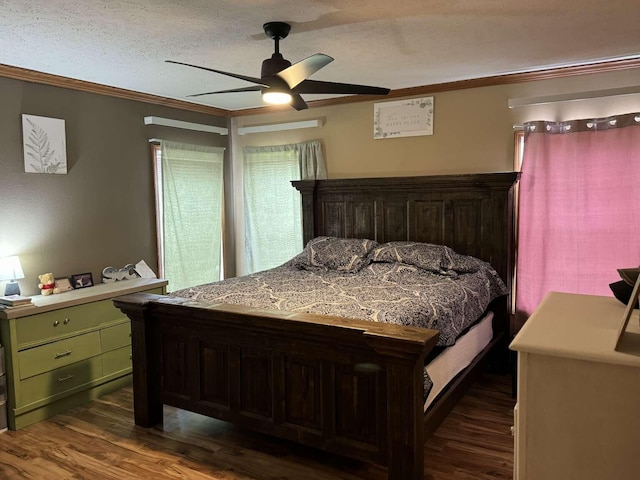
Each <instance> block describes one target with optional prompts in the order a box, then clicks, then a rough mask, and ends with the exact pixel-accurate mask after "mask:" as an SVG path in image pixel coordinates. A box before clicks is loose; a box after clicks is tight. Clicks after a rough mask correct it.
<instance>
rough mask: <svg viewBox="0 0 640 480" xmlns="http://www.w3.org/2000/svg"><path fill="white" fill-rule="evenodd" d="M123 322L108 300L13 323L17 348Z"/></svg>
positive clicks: (121, 316) (33, 316) (24, 318)
mask: <svg viewBox="0 0 640 480" xmlns="http://www.w3.org/2000/svg"><path fill="white" fill-rule="evenodd" d="M126 318H127V316H126V315H124V314H123V313H122V312H121V311H120V310H118V309H117V308H115V307H114V305H113V302H112V301H111V300H104V301H100V302H92V303H85V304H83V305H76V306H75V307H68V308H63V309H60V310H54V311H51V312H47V313H42V314H38V315H31V316H28V317H22V318H20V319H18V320H17V321H16V338H17V343H18V346H19V347H20V346H21V345H24V344H29V343H34V342H40V343H41V342H44V341H46V340H47V339H49V338H55V337H61V336H65V335H73V334H74V333H76V332H79V331H83V330H86V329H89V328H96V327H98V326H99V325H101V324H103V323H106V322H113V321H115V320H119V319H126Z"/></svg>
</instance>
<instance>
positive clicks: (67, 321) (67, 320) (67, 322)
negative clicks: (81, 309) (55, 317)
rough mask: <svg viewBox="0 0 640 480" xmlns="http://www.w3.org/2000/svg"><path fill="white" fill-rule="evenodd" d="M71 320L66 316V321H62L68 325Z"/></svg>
mask: <svg viewBox="0 0 640 480" xmlns="http://www.w3.org/2000/svg"><path fill="white" fill-rule="evenodd" d="M70 321H71V320H69V319H68V318H65V319H64V322H62V323H64V324H65V325H68V324H69V322H70Z"/></svg>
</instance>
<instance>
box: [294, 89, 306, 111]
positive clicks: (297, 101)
mask: <svg viewBox="0 0 640 480" xmlns="http://www.w3.org/2000/svg"><path fill="white" fill-rule="evenodd" d="M291 106H292V107H293V108H295V109H296V110H305V109H307V108H309V106H308V105H307V102H305V101H304V99H303V98H302V97H301V96H300V95H298V94H297V93H292V94H291Z"/></svg>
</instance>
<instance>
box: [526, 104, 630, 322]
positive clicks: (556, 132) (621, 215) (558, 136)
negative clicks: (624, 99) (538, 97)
mask: <svg viewBox="0 0 640 480" xmlns="http://www.w3.org/2000/svg"><path fill="white" fill-rule="evenodd" d="M638 265H640V115H638V114H630V115H622V116H618V117H611V118H606V119H598V120H576V121H571V122H532V123H528V124H526V125H525V144H524V156H523V163H522V176H521V180H520V197H519V231H518V262H517V280H516V308H517V313H518V317H519V318H520V319H523V318H526V317H527V316H529V315H530V314H531V313H532V312H533V310H534V309H535V308H536V307H537V305H538V304H539V303H540V301H541V300H542V298H543V297H544V295H545V294H546V293H547V292H549V291H560V292H571V293H584V294H591V295H609V296H611V295H612V293H611V290H610V289H609V284H610V283H613V282H616V281H619V280H620V277H619V276H618V273H617V271H616V269H617V268H628V267H636V266H638Z"/></svg>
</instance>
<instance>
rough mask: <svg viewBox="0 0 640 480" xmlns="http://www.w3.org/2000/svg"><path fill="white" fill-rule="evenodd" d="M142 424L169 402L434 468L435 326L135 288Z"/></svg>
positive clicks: (408, 474) (399, 470) (395, 464)
mask: <svg viewBox="0 0 640 480" xmlns="http://www.w3.org/2000/svg"><path fill="white" fill-rule="evenodd" d="M114 304H115V305H116V307H118V308H119V309H120V310H122V311H123V312H124V313H125V314H126V315H127V316H128V317H129V318H130V319H131V328H132V349H133V389H134V415H135V423H136V425H140V426H143V427H151V426H153V425H156V424H158V423H161V422H162V406H163V404H167V405H172V406H175V407H178V408H182V409H185V410H189V411H193V412H197V413H200V414H203V415H207V416H210V417H214V418H218V419H221V420H224V421H228V422H231V423H235V424H238V425H242V426H244V427H247V428H251V429H254V430H258V431H260V432H263V433H267V434H271V435H274V436H278V437H281V438H285V439H289V440H292V441H295V442H298V443H302V444H305V445H309V446H312V447H316V448H319V449H322V450H325V451H328V452H333V453H338V454H342V455H345V456H349V457H352V458H356V459H360V460H364V461H367V462H371V463H376V464H379V465H382V466H386V467H387V468H388V472H389V473H388V478H389V479H395V480H418V479H423V477H424V473H423V470H424V458H423V456H424V430H423V421H422V419H423V407H422V404H423V403H422V402H423V364H424V358H425V356H426V355H427V353H428V352H429V351H430V350H431V349H432V348H433V346H435V344H436V342H437V338H438V333H437V332H436V331H434V330H425V329H420V328H409V327H401V326H396V325H384V324H377V323H372V322H367V321H362V320H351V319H345V318H338V317H328V316H324V315H322V316H321V315H312V314H293V313H289V312H279V311H271V310H261V309H255V308H250V307H244V306H239V305H221V304H216V305H204V304H197V303H194V302H191V301H189V300H186V299H180V298H169V297H164V296H160V295H151V294H133V295H127V296H123V297H119V298H116V299H114Z"/></svg>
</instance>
